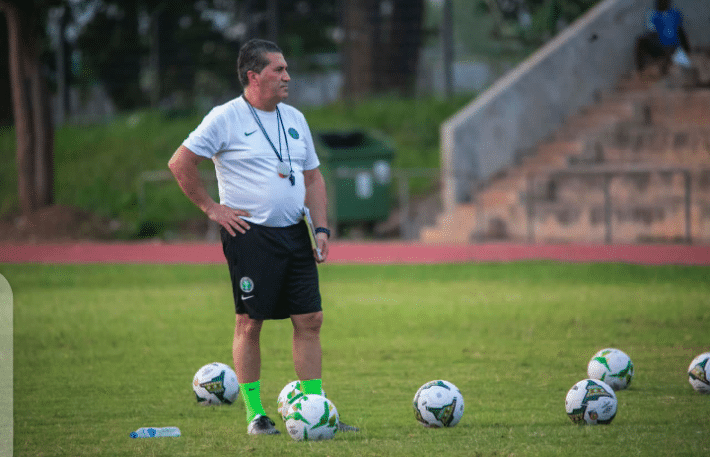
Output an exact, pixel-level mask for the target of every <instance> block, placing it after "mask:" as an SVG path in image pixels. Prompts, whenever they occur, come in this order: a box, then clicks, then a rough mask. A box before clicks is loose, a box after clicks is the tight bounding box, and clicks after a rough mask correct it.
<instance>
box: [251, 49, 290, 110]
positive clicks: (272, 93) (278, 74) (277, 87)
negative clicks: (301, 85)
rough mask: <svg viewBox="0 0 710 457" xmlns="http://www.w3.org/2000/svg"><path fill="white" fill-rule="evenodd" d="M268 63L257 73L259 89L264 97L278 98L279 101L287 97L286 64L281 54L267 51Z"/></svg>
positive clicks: (288, 77)
mask: <svg viewBox="0 0 710 457" xmlns="http://www.w3.org/2000/svg"><path fill="white" fill-rule="evenodd" d="M266 59H267V60H268V61H269V64H268V65H267V66H266V67H264V69H263V70H261V73H259V76H258V79H259V91H260V92H261V94H262V96H264V97H265V98H274V99H276V98H278V100H279V101H281V100H284V99H285V98H286V97H288V82H289V81H290V80H291V77H290V76H289V75H288V71H286V70H287V68H288V65H287V64H286V59H284V56H283V54H281V53H278V52H269V53H267V54H266Z"/></svg>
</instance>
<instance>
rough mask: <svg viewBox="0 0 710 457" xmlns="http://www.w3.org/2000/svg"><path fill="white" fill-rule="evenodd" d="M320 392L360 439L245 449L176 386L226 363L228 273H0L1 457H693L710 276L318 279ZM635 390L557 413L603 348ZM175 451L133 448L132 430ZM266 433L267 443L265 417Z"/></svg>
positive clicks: (521, 273)
mask: <svg viewBox="0 0 710 457" xmlns="http://www.w3.org/2000/svg"><path fill="white" fill-rule="evenodd" d="M320 271H321V282H322V293H323V297H324V306H325V324H324V329H323V334H322V338H323V347H324V373H323V377H324V388H325V390H326V392H327V393H328V397H329V398H330V399H331V400H333V402H334V403H335V405H336V406H337V408H338V410H339V412H340V414H341V417H342V418H343V420H344V421H346V422H347V423H350V424H353V425H357V426H359V427H360V428H361V429H362V431H361V433H358V434H337V435H336V437H335V439H333V440H332V441H328V442H313V443H310V442H306V443H303V442H300V443H299V442H294V441H292V440H291V439H290V438H289V437H288V436H287V435H286V434H282V435H281V436H277V437H253V436H248V435H247V434H246V423H245V417H244V416H245V413H244V406H243V403H242V401H241V399H239V400H237V402H236V403H235V404H234V405H232V406H229V407H216V408H214V407H213V408H204V407H200V406H198V405H197V404H196V403H195V399H194V395H193V393H192V389H191V381H192V377H193V375H194V373H195V372H196V371H197V369H199V368H200V367H201V366H202V365H204V364H206V363H210V362H213V361H221V362H224V363H228V364H231V338H232V332H233V318H234V317H233V305H232V301H231V300H232V299H231V289H230V286H229V284H228V277H227V272H226V267H222V266H155V265H143V266H128V265H89V266H66V265H46V266H42V265H0V273H1V274H2V275H4V276H5V277H6V278H7V280H8V281H9V283H10V284H11V286H12V288H13V292H14V318H13V319H14V455H15V456H33V457H35V456H60V455H61V456H85V455H92V456H93V455H96V456H111V457H117V456H137V455H139V456H170V457H174V456H235V455H264V456H272V455H273V456H277V455H298V456H414V455H422V456H423V455H447V456H493V455H495V456H508V455H516V456H521V455H525V456H527V455H533V456H535V455H543V456H547V455H559V456H569V455H575V454H577V455H605V456H610V455H614V456H624V455H643V456H647V455H663V456H667V455H688V456H699V455H708V453H709V452H710V414H708V413H709V412H710V397H708V396H702V395H700V394H698V393H696V392H695V391H693V390H692V388H691V387H690V385H689V383H688V381H687V374H686V370H687V367H688V364H689V363H690V361H691V360H692V358H693V357H695V356H696V355H698V354H700V353H702V352H705V351H708V350H710V337H709V336H708V324H709V323H710V282H708V280H707V278H709V277H710V268H707V267H671V266H665V267H647V266H634V265H623V264H565V263H555V262H520V263H510V264H459V265H426V266H394V265H393V266H347V265H325V266H323V267H321V270H320ZM290 336H291V328H290V323H289V322H288V321H278V322H269V323H267V324H266V325H265V326H264V331H263V334H262V346H263V354H262V356H263V370H262V371H263V373H262V392H263V395H264V404H265V407H266V410H267V413H268V414H270V415H272V417H274V418H276V397H277V395H278V393H279V392H280V390H281V388H282V387H283V386H284V385H285V384H286V383H288V382H289V381H291V380H293V379H294V378H295V374H294V371H293V367H292V363H291V354H290ZM609 346H611V347H618V348H619V349H622V350H623V351H625V352H626V353H627V354H629V355H630V356H631V358H632V360H633V362H634V364H635V368H636V375H635V378H634V380H633V382H632V384H631V387H630V388H629V389H628V390H625V391H621V392H618V393H617V396H618V399H619V407H618V414H617V416H616V418H615V419H614V422H613V423H612V424H611V425H608V426H596V427H592V426H576V425H574V424H572V422H571V421H570V420H569V419H568V418H567V416H566V414H565V411H564V398H565V395H566V393H567V391H568V390H569V388H570V387H572V385H573V384H574V383H575V382H577V381H579V380H581V379H584V378H586V366H587V362H588V361H589V359H590V357H591V356H592V355H593V354H594V353H595V352H596V351H597V350H598V349H601V348H603V347H609ZM433 379H446V380H449V381H451V382H453V383H454V384H456V385H457V386H458V387H459V388H460V390H461V391H462V393H463V395H464V399H465V405H466V408H465V413H464V416H463V419H462V420H461V422H460V423H459V424H458V425H457V426H456V427H453V428H451V429H438V430H436V429H425V428H423V427H421V426H420V425H418V423H417V422H416V421H415V419H414V415H413V413H412V406H411V402H412V398H413V396H414V393H415V392H416V390H417V389H418V388H419V386H420V385H422V384H423V383H425V382H427V381H430V380H433ZM167 425H174V426H178V427H180V429H181V430H182V434H183V436H182V437H180V438H156V439H138V440H132V439H130V438H129V437H128V434H129V433H130V432H131V431H132V430H135V429H137V428H139V427H141V426H167ZM277 427H279V428H280V429H281V431H282V432H284V431H285V428H284V426H283V423H281V422H280V420H279V419H278V418H277Z"/></svg>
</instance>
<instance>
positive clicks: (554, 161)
mask: <svg viewBox="0 0 710 457" xmlns="http://www.w3.org/2000/svg"><path fill="white" fill-rule="evenodd" d="M702 57H703V56H698V58H702ZM706 60H707V61H708V62H710V57H707V59H706ZM701 61H702V62H705V60H702V59H701ZM708 66H709V67H710V65H708ZM686 76H687V75H683V74H675V75H674V74H671V75H670V76H667V77H660V76H659V75H658V74H654V73H653V72H652V71H651V72H649V73H646V74H643V75H635V76H633V77H629V78H627V79H624V80H623V81H621V82H620V83H619V84H618V86H617V88H616V89H615V90H614V91H612V92H611V93H608V94H605V95H603V96H601V97H599V100H598V102H597V103H596V104H594V105H593V106H590V107H588V108H586V109H584V110H582V111H581V112H579V113H577V114H576V115H574V116H572V117H570V118H569V119H567V121H566V122H565V124H564V125H563V126H562V127H561V128H560V129H559V130H558V131H557V132H555V133H554V134H553V135H552V136H551V137H550V138H549V139H547V140H546V141H543V142H542V143H540V144H539V145H538V146H537V147H536V149H535V150H534V151H533V152H531V153H529V154H526V155H525V156H523V157H521V158H520V160H519V161H518V163H517V164H516V165H514V166H511V167H509V168H508V169H506V170H503V171H502V172H500V173H498V174H497V175H496V176H494V177H493V178H491V179H489V180H488V181H487V182H486V183H484V184H483V185H481V186H480V187H479V188H478V189H477V190H476V192H475V194H474V198H473V201H472V202H470V203H466V204H461V205H458V206H457V207H456V208H455V209H454V210H453V211H451V212H449V213H444V214H441V215H440V216H439V217H438V219H437V222H436V226H434V227H429V228H424V229H423V230H422V231H421V233H420V241H421V242H425V243H444V242H446V243H468V242H481V241H488V240H498V241H500V240H509V241H536V242H605V241H606V242H610V235H609V234H610V231H611V229H612V227H613V237H611V238H612V239H613V241H614V242H629V243H635V242H643V241H677V240H680V239H685V237H686V234H687V233H686V232H685V229H684V228H683V227H685V226H688V225H689V226H690V227H691V228H692V230H691V232H692V233H690V235H691V237H692V239H693V240H694V241H702V240H710V89H707V88H703V87H698V86H699V85H700V86H702V85H703V84H698V76H697V74H696V75H695V79H694V85H692V84H691V86H693V87H688V86H689V84H688V82H687V78H686ZM707 79H708V81H707V86H708V87H710V72H708V77H707ZM627 169H628V173H626V174H619V171H621V170H627ZM580 170H587V171H589V170H593V171H594V170H596V171H598V173H596V174H595V173H581V174H575V173H577V172H578V171H580ZM605 170H606V172H605ZM664 170H665V171H664ZM683 170H688V173H685V172H684V171H683ZM560 172H566V174H565V173H560ZM612 172H613V173H612ZM605 179H607V180H608V181H605ZM605 186H606V189H607V190H606V191H605V190H604V189H605ZM688 191H689V193H688ZM605 192H607V193H606V196H605ZM686 195H689V196H690V200H689V202H685V199H686ZM605 199H606V200H605ZM605 205H606V206H605ZM688 209H689V210H690V212H689V214H686V213H688Z"/></svg>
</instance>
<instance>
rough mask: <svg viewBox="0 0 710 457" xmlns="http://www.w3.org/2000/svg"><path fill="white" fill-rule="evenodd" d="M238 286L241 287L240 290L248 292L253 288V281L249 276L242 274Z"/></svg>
mask: <svg viewBox="0 0 710 457" xmlns="http://www.w3.org/2000/svg"><path fill="white" fill-rule="evenodd" d="M239 288H240V289H242V292H245V293H249V292H251V291H252V290H254V281H252V280H251V278H250V277H248V276H244V277H243V278H242V279H240V280H239Z"/></svg>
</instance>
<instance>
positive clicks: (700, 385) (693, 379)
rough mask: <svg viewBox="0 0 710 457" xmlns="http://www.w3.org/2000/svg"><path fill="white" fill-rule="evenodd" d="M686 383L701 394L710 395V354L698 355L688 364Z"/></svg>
mask: <svg viewBox="0 0 710 457" xmlns="http://www.w3.org/2000/svg"><path fill="white" fill-rule="evenodd" d="M688 382H690V385H691V386H693V389H695V390H697V391H698V392H700V393H701V394H710V352H705V353H703V354H700V355H699V356H697V357H696V358H694V359H693V361H692V362H690V366H689V367H688Z"/></svg>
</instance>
